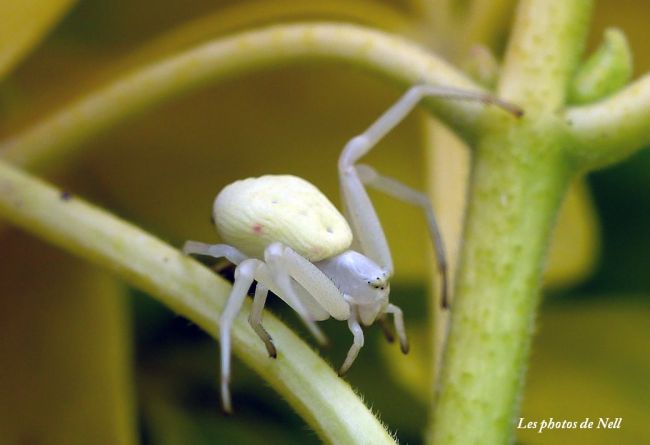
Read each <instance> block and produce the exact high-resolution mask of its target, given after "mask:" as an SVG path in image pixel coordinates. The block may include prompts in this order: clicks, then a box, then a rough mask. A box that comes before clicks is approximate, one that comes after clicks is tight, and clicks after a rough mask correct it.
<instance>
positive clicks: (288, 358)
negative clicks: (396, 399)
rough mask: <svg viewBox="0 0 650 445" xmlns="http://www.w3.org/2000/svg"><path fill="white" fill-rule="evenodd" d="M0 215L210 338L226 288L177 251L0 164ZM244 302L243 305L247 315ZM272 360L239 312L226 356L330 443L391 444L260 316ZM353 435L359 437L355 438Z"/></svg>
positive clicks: (334, 381) (314, 359)
mask: <svg viewBox="0 0 650 445" xmlns="http://www.w3.org/2000/svg"><path fill="white" fill-rule="evenodd" d="M0 216H2V217H4V218H6V219H8V220H9V221H10V222H12V223H13V224H15V225H16V226H18V227H21V228H23V229H25V230H27V231H29V232H31V233H33V234H35V235H37V236H39V237H41V238H44V239H46V240H48V241H50V242H51V243H52V244H55V245H58V246H60V247H62V248H63V249H65V250H67V251H68V252H71V253H74V254H76V255H78V256H81V257H82V258H85V259H87V260H90V261H92V262H94V263H96V264H98V265H100V266H102V267H104V268H107V269H110V270H113V271H114V272H115V273H117V275H119V276H120V277H122V278H123V279H124V280H125V281H127V282H129V283H130V284H131V285H133V286H135V287H137V288H139V289H142V290H143V291H145V292H148V293H150V294H151V295H152V296H154V297H155V298H157V299H158V300H159V301H160V302H162V303H163V304H165V305H167V306H168V307H169V308H170V309H172V310H174V311H175V312H177V313H178V314H180V315H182V316H184V317H186V318H188V319H189V320H191V321H192V322H193V323H196V324H197V325H198V326H200V327H201V328H202V329H204V330H205V331H206V332H208V333H209V334H211V335H212V336H213V337H216V335H217V334H218V314H219V313H220V311H221V308H222V307H223V305H224V302H225V299H226V296H227V295H228V293H229V291H230V285H228V284H227V283H226V282H225V281H224V280H222V279H220V278H219V277H217V276H215V275H214V274H213V273H212V272H211V271H210V270H208V269H207V268H205V267H202V266H201V265H200V264H199V263H197V262H196V261H194V260H192V259H191V258H189V257H187V256H184V255H182V254H181V253H180V252H179V251H178V250H176V249H174V248H173V247H171V246H168V245H166V244H165V243H163V242H162V241H160V240H158V239H156V238H154V237H153V236H151V235H149V234H147V233H146V232H144V231H142V230H140V229H138V228H137V227H134V226H132V225H130V224H128V223H126V222H124V221H122V220H120V219H118V218H116V217H114V216H111V215H110V214H108V213H107V212H104V211H102V210H100V209H98V208H96V207H93V206H91V205H89V204H87V203H85V202H84V201H82V200H81V199H79V198H77V197H74V196H73V197H70V196H69V195H67V194H65V193H62V192H61V191H59V190H56V189H55V188H54V187H52V186H50V185H47V184H46V183H44V182H42V181H40V180H38V179H35V178H33V177H30V176H29V175H27V174H25V173H22V172H20V171H19V170H17V169H15V168H13V167H10V166H9V165H7V164H5V163H3V162H0ZM248 309H250V305H247V310H245V311H244V312H247V311H248ZM265 326H266V327H267V329H268V330H269V332H270V333H271V335H273V339H274V341H275V344H276V346H277V348H278V352H279V355H278V358H277V359H276V360H273V359H270V358H269V357H268V355H267V352H266V349H265V348H264V346H263V344H262V342H260V341H259V338H258V337H257V336H256V335H255V334H254V333H253V331H252V330H251V329H250V327H249V326H248V324H247V322H246V315H245V314H240V316H239V317H238V318H237V320H236V322H235V323H234V325H233V340H234V342H233V343H234V345H233V346H234V351H235V353H236V354H237V356H238V357H240V358H241V359H242V360H243V361H244V362H245V363H247V364H248V365H249V366H250V367H251V368H253V369H254V370H255V371H257V372H258V373H259V374H260V375H261V376H262V377H264V378H265V379H266V380H267V381H268V382H269V383H270V384H271V386H273V387H274V388H275V389H276V390H277V391H278V392H279V393H280V394H281V395H282V396H283V397H284V398H286V399H287V400H288V401H289V403H290V404H291V406H293V408H294V409H295V410H296V411H297V412H298V413H299V414H300V415H301V416H302V417H303V418H304V419H305V420H306V421H307V423H309V425H310V426H312V427H313V428H314V429H315V430H316V432H317V433H318V434H319V435H320V437H321V438H322V439H323V440H325V441H327V442H330V443H342V444H343V443H344V444H362V443H364V444H365V443H373V444H375V443H376V444H393V443H394V441H393V439H392V437H391V436H390V435H389V433H388V432H386V430H385V429H384V428H383V426H382V425H381V423H380V422H379V421H378V420H377V419H376V418H375V417H374V416H373V415H372V413H371V412H370V411H369V410H368V409H367V408H366V407H365V406H364V404H363V402H362V401H361V400H360V399H359V398H358V397H357V396H356V395H355V394H354V391H353V390H352V388H350V386H349V385H348V384H347V383H345V382H344V381H343V380H341V379H340V378H339V377H338V376H337V375H336V373H335V372H334V371H333V370H332V369H331V368H330V366H329V365H328V364H327V363H325V362H324V361H323V360H322V359H321V358H319V357H318V355H317V354H315V353H314V352H313V351H312V350H311V349H310V348H309V347H308V346H307V345H306V344H305V343H304V342H303V341H301V340H300V339H299V338H298V337H297V336H296V335H295V334H294V333H293V332H292V331H291V330H289V329H288V328H287V327H285V326H284V325H283V324H282V323H280V322H279V321H278V320H277V319H276V318H275V317H273V316H271V315H270V314H267V315H266V317H265ZM360 432H363V433H362V434H360Z"/></svg>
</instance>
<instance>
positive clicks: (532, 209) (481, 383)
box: [430, 0, 590, 445]
mask: <svg viewBox="0 0 650 445" xmlns="http://www.w3.org/2000/svg"><path fill="white" fill-rule="evenodd" d="M589 6H590V4H589V2H588V1H577V2H564V1H562V0H528V1H523V2H521V4H520V5H519V8H518V12H517V18H516V21H515V29H514V32H513V36H512V41H511V42H510V44H509V48H508V52H507V54H506V59H505V60H506V62H505V65H504V67H503V70H502V78H501V82H500V91H499V94H500V95H501V96H503V97H505V98H508V99H510V100H511V101H513V102H514V103H517V104H519V105H521V106H522V107H523V108H524V109H525V111H526V116H525V117H524V119H522V120H521V121H519V122H513V121H512V120H508V119H507V118H505V117H503V116H497V115H494V116H492V119H491V120H490V121H489V122H488V121H487V120H486V122H485V126H484V128H483V130H484V132H483V134H484V137H483V138H482V140H481V142H480V143H479V144H478V146H477V149H476V150H475V152H474V159H473V169H472V179H471V185H470V204H469V208H468V213H467V225H466V228H465V235H464V245H463V250H462V255H461V266H460V270H459V273H458V277H457V282H456V295H455V299H454V303H453V307H452V314H451V318H452V321H451V330H450V335H449V338H448V343H447V349H446V352H445V355H444V366H443V370H442V374H441V379H440V387H439V395H438V402H437V406H436V409H435V412H434V423H433V430H432V431H431V436H430V439H431V440H432V441H433V443H436V444H444V445H456V444H459V445H460V444H462V445H471V444H486V443H489V444H505V443H509V442H511V441H512V440H513V438H514V435H513V421H514V418H515V416H516V412H517V409H518V406H519V400H520V398H521V389H522V383H523V378H524V374H525V369H526V362H527V358H528V349H529V345H530V340H531V337H532V333H533V326H534V319H535V314H536V310H537V306H538V301H539V288H540V284H541V277H542V270H543V265H544V260H545V254H546V250H547V246H548V243H549V240H550V234H551V231H552V227H553V225H554V222H555V219H556V216H557V211H558V209H559V206H560V203H561V201H562V198H563V196H564V193H565V192H566V190H567V187H568V183H569V180H570V178H571V176H572V173H573V171H574V166H573V165H571V163H570V162H569V160H568V159H569V158H568V156H567V153H566V151H567V146H568V145H569V139H568V138H567V136H566V126H565V124H564V122H563V121H562V120H561V119H559V117H558V110H561V109H562V107H563V106H564V103H565V97H566V91H567V86H568V84H569V80H570V78H571V76H572V73H573V71H574V70H575V66H576V64H577V62H578V58H579V54H580V51H581V48H582V45H583V42H584V38H585V34H586V28H587V27H586V23H587V17H588V15H589V10H590V7H589Z"/></svg>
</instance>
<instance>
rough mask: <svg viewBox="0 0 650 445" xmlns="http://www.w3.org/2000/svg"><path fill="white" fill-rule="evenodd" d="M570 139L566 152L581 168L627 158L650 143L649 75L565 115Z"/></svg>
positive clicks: (593, 166) (574, 108) (571, 109)
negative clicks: (609, 95) (605, 97)
mask: <svg viewBox="0 0 650 445" xmlns="http://www.w3.org/2000/svg"><path fill="white" fill-rule="evenodd" d="M565 119H566V122H567V124H568V126H569V135H570V136H571V137H572V144H573V145H572V146H571V147H570V150H569V152H570V153H571V154H572V155H573V156H574V157H575V158H576V159H577V162H578V165H579V166H580V167H582V168H584V169H594V168H597V167H602V166H605V165H608V164H612V163H614V162H616V161H620V160H622V159H624V158H626V157H627V156H630V155H631V154H632V153H634V152H635V151H637V150H639V149H641V148H643V147H645V146H646V145H648V144H649V143H650V75H646V76H644V77H642V78H641V79H639V80H637V81H636V82H634V83H632V84H631V85H629V86H628V87H626V88H625V89H623V90H621V91H619V92H618V93H616V94H615V95H614V96H611V97H609V98H607V99H605V100H602V101H600V102H597V103H595V104H593V105H585V106H580V107H572V108H569V109H568V111H567V112H566V114H565Z"/></svg>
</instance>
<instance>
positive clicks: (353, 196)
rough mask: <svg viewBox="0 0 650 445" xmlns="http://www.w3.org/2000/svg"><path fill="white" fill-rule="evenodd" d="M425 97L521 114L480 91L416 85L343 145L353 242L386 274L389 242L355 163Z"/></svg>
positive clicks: (344, 181) (342, 163) (345, 197)
mask: <svg viewBox="0 0 650 445" xmlns="http://www.w3.org/2000/svg"><path fill="white" fill-rule="evenodd" d="M425 97H441V98H448V99H460V100H470V101H479V102H483V103H486V104H494V105H497V106H499V107H501V108H503V109H505V110H506V111H508V112H510V113H512V114H514V115H515V116H521V115H522V111H521V110H520V109H519V108H517V107H515V106H513V105H510V104H508V103H506V102H503V101H501V100H499V99H497V98H495V97H494V96H491V95H489V94H486V93H483V92H470V91H464V90H460V89H456V88H448V87H437V86H431V85H418V86H415V87H412V88H411V89H409V90H408V91H407V92H406V93H405V94H404V95H403V96H402V97H401V98H400V99H399V100H398V101H397V103H395V105H393V106H392V107H391V108H389V109H388V110H387V111H386V112H385V113H384V114H383V115H381V116H380V117H379V119H377V120H376V121H375V122H374V123H373V124H372V125H371V126H370V127H369V128H368V129H367V130H366V131H365V132H364V133H362V134H361V135H359V136H356V137H354V138H352V139H351V140H350V141H349V142H348V143H347V144H346V146H345V148H344V149H343V152H342V153H341V156H340V158H339V165H338V167H339V175H340V181H341V193H342V197H343V202H344V206H345V212H346V215H347V216H348V219H349V222H350V224H351V225H352V230H353V231H354V236H355V239H356V241H357V242H358V243H359V245H360V247H361V250H362V251H363V253H364V254H366V255H367V256H368V257H369V258H370V259H372V260H373V261H375V262H376V263H377V264H378V265H379V266H380V267H382V268H384V270H386V271H387V272H389V273H392V271H393V261H392V259H391V255H390V250H389V248H388V243H387V242H386V237H385V235H384V231H383V229H382V228H381V224H380V223H379V219H378V218H377V213H376V212H375V210H374V208H373V206H372V203H371V202H370V198H369V197H368V194H367V192H366V190H365V188H364V186H363V184H362V182H361V180H360V178H359V175H358V173H357V169H356V168H355V164H356V162H357V161H358V160H359V159H361V158H362V157H363V156H365V155H366V154H367V153H368V152H369V151H370V150H371V149H372V148H373V147H374V146H375V145H376V144H377V143H378V142H379V141H380V140H381V139H382V138H383V137H384V136H386V134H388V133H389V132H390V131H391V130H392V129H393V128H395V127H396V126H397V125H398V124H399V123H400V122H401V121H402V120H404V118H405V117H406V116H407V115H408V114H409V113H410V112H411V111H412V110H413V109H414V108H415V107H416V106H417V104H418V103H419V102H420V101H421V100H422V99H423V98H425Z"/></svg>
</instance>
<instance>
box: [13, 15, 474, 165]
mask: <svg viewBox="0 0 650 445" xmlns="http://www.w3.org/2000/svg"><path fill="white" fill-rule="evenodd" d="M306 59H309V60H334V61H337V62H342V63H349V64H352V65H354V66H358V67H360V68H363V69H366V70H369V71H373V72H376V73H378V74H380V75H381V76H383V77H385V78H388V79H391V80H393V81H395V82H397V83H399V84H401V85H404V86H410V85H413V84H417V83H422V82H426V83H429V84H432V85H446V86H454V87H459V88H465V89H471V90H480V87H478V86H476V85H475V84H474V83H473V82H472V81H471V80H469V79H468V78H466V77H465V76H464V75H463V74H461V73H460V72H458V71H456V70H455V69H454V68H452V67H451V66H450V65H448V64H447V63H446V62H444V61H443V60H442V59H439V58H437V57H435V56H433V55H431V54H428V53H427V52H425V51H424V50H423V49H421V48H419V47H417V46H415V45H413V44H411V43H408V42H407V41H404V40H402V39H400V38H398V37H395V36H392V35H390V34H386V33H383V32H380V31H374V30H370V29H367V28H363V27H359V26H353V25H335V24H296V25H284V26H273V27H268V28H263V29H260V30H255V31H247V32H243V33H240V34H237V35H234V36H231V37H225V38H223V39H218V40H215V41H213V42H210V43H207V44H204V45H201V46H198V47H196V48H193V49H190V50H187V51H185V52H183V53H180V54H178V55H174V56H170V57H168V58H165V59H163V60H160V61H157V62H155V63H152V64H151V65H147V66H145V67H142V68H140V69H138V70H135V71H133V72H131V73H129V74H127V75H125V76H123V77H121V78H119V79H117V80H115V81H114V82H112V83H110V84H108V85H107V86H105V87H104V88H101V89H100V90H98V91H94V92H92V93H90V94H89V95H87V96H85V97H82V98H81V99H79V100H77V101H75V102H73V103H72V104H70V105H69V106H67V107H65V108H64V109H62V110H60V111H59V112H56V113H54V114H53V115H52V116H51V117H49V118H48V119H46V120H45V121H44V122H41V123H38V124H36V125H35V126H34V127H32V128H28V129H26V130H25V131H24V132H22V133H20V134H18V135H15V136H14V137H12V138H10V139H9V140H8V141H6V142H5V143H4V144H3V145H2V146H0V156H2V157H3V158H4V159H7V160H10V161H12V162H13V163H16V164H18V165H21V166H24V167H29V168H38V167H43V166H45V165H48V164H51V163H52V162H56V161H57V160H59V161H60V160H61V159H63V158H66V159H69V158H70V156H71V155H72V154H74V150H75V149H77V150H79V149H80V148H81V147H82V145H81V144H82V142H84V141H86V140H87V139H89V138H90V137H92V136H94V135H96V134H97V133H100V132H102V131H104V130H106V129H108V128H110V127H112V126H114V125H116V124H118V123H121V122H123V121H124V120H126V119H127V118H128V117H132V116H135V115H137V114H138V113H142V112H144V111H146V110H147V109H149V108H151V107H153V106H155V105H157V104H159V103H161V102H163V101H165V100H168V99H170V98H173V97H176V96H178V95H180V94H181V93H186V92H188V91H191V90H193V89H196V88H198V87H200V86H202V85H204V84H207V83H209V82H211V81H215V80H225V79H229V78H232V77H234V76H236V75H241V74H243V73H246V72H250V71H253V70H257V69H262V68H268V67H275V66H280V65H283V64H287V63H292V62H293V63H295V62H298V61H304V60H306ZM426 104H427V105H429V106H430V107H432V108H433V109H434V110H435V111H436V113H437V114H438V115H439V116H440V117H441V118H442V119H443V120H444V121H446V122H448V123H449V124H450V125H451V126H452V127H453V128H455V129H456V130H457V131H458V132H460V133H461V134H463V135H464V136H466V137H468V138H470V139H471V138H472V137H473V136H475V133H474V130H475V129H476V128H477V125H476V123H477V121H478V120H479V119H480V117H481V116H482V115H483V114H484V111H485V107H483V106H481V105H480V104H476V103H471V102H463V101H445V100H444V99H443V100H440V99H437V100H436V99H431V100H428V101H426Z"/></svg>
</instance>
